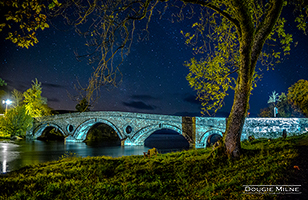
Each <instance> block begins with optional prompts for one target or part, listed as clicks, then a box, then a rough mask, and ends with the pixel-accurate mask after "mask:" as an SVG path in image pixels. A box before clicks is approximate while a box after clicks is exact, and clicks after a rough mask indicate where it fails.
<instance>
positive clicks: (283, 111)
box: [259, 91, 299, 117]
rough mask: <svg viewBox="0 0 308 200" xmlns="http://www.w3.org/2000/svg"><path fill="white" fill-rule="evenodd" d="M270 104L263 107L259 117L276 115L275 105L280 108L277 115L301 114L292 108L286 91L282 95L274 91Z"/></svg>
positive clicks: (295, 115) (292, 115) (293, 115)
mask: <svg viewBox="0 0 308 200" xmlns="http://www.w3.org/2000/svg"><path fill="white" fill-rule="evenodd" d="M267 103H268V104H269V106H268V107H267V108H264V109H261V110H260V113H259V117H274V107H276V108H277V109H278V114H277V115H276V117H298V116H299V114H298V113H297V112H296V111H295V110H293V109H292V108H291V105H290V104H289V101H288V99H287V96H286V94H285V93H284V92H282V93H281V94H280V95H279V94H278V93H277V92H276V91H273V92H272V95H271V96H269V100H268V102H267Z"/></svg>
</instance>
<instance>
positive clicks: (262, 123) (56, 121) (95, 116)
mask: <svg viewBox="0 0 308 200" xmlns="http://www.w3.org/2000/svg"><path fill="white" fill-rule="evenodd" d="M97 123H104V124H107V125H109V126H110V127H112V128H113V129H114V130H115V131H116V133H117V134H118V136H119V138H120V139H121V141H122V144H123V145H144V141H145V139H146V138H148V137H149V136H150V135H151V134H152V133H154V132H155V131H157V130H160V129H169V130H173V131H176V132H177V133H179V134H180V135H183V137H185V138H186V140H187V141H188V142H189V144H190V146H192V147H193V146H194V147H196V148H204V147H205V146H206V141H207V139H208V138H209V137H210V136H212V135H214V134H217V135H220V136H223V135H222V134H223V132H224V131H225V128H226V118H219V117H181V116H170V115H156V114H141V113H130V112H112V111H97V112H84V113H67V114H61V115H53V116H47V117H40V118H35V120H34V123H33V128H32V130H31V132H29V133H28V134H27V137H32V138H34V139H36V138H38V137H39V136H40V135H41V134H42V133H43V131H44V130H45V129H46V128H47V127H55V128H57V129H58V130H59V131H60V132H61V133H62V134H63V136H64V137H65V138H66V142H82V141H84V140H85V139H86V136H87V133H88V131H89V129H90V128H91V127H92V126H93V125H95V124H97ZM284 129H285V130H286V131H287V133H288V136H289V135H290V134H294V135H299V134H302V133H304V132H307V131H308V119H306V118H247V119H246V121H245V125H244V128H243V132H242V136H241V140H245V139H247V138H248V136H250V135H252V136H254V137H255V138H261V137H265V138H277V137H281V135H282V131H283V130H284Z"/></svg>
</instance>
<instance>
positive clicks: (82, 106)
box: [75, 98, 90, 112]
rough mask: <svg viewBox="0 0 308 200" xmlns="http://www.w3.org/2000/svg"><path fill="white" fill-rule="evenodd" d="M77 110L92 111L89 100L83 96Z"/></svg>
mask: <svg viewBox="0 0 308 200" xmlns="http://www.w3.org/2000/svg"><path fill="white" fill-rule="evenodd" d="M75 108H76V110H77V111H78V112H88V111H90V105H89V103H88V101H87V100H86V99H85V98H83V99H82V100H81V101H80V102H79V103H78V104H77V105H76V107H75Z"/></svg>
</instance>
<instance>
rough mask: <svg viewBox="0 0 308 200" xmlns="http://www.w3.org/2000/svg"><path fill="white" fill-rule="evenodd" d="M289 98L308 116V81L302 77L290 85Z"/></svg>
mask: <svg viewBox="0 0 308 200" xmlns="http://www.w3.org/2000/svg"><path fill="white" fill-rule="evenodd" d="M288 100H289V101H290V102H291V103H292V105H293V106H294V107H295V108H296V109H298V110H299V111H300V112H302V113H303V114H304V115H305V116H306V117H308V81H307V80H304V79H301V80H299V81H297V82H296V83H294V84H293V85H292V86H291V87H289V89H288Z"/></svg>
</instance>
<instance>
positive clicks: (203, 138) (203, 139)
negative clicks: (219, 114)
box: [199, 129, 223, 148]
mask: <svg viewBox="0 0 308 200" xmlns="http://www.w3.org/2000/svg"><path fill="white" fill-rule="evenodd" d="M212 135H220V136H221V137H223V135H222V131H221V130H218V129H211V130H208V131H207V132H205V133H204V134H203V135H202V136H201V138H200V140H199V145H200V148H205V147H207V140H208V139H209V138H210V137H211V136H212Z"/></svg>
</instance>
